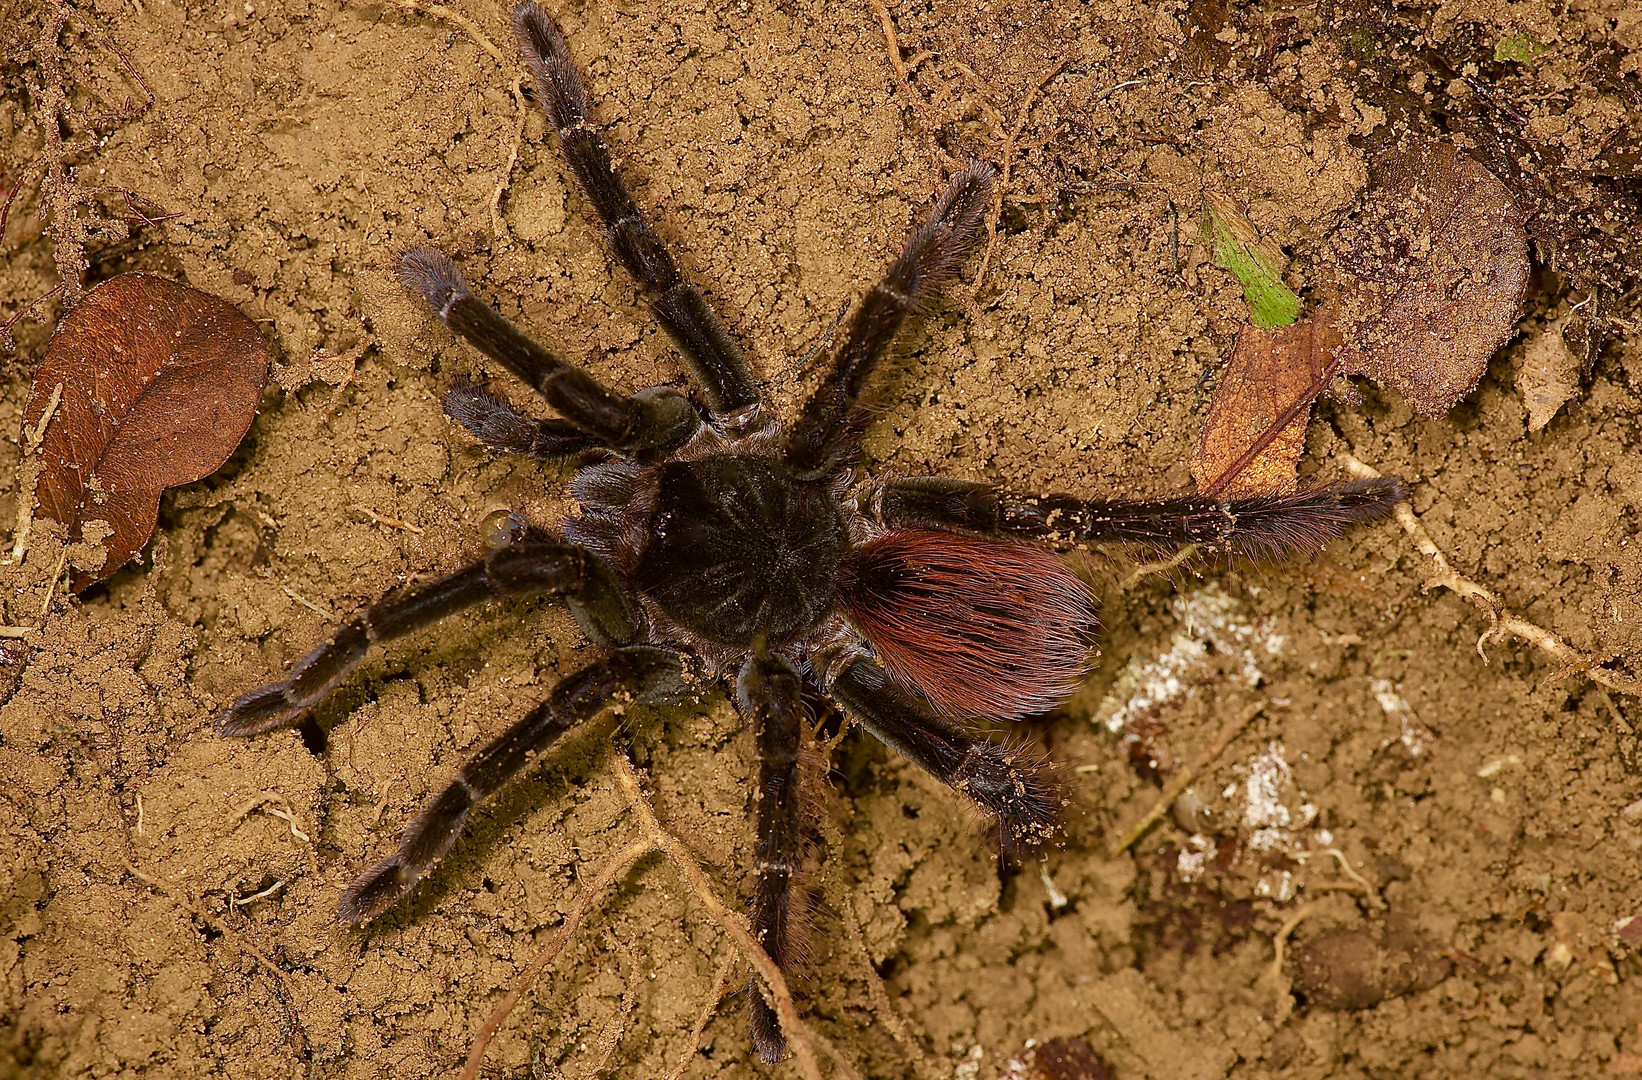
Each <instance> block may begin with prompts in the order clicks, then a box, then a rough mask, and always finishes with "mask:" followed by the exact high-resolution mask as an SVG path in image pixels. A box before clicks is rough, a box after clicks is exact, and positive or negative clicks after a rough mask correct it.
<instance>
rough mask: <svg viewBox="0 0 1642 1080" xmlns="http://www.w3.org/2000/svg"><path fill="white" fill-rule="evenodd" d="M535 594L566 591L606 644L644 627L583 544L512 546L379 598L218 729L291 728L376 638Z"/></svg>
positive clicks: (582, 620) (235, 707)
mask: <svg viewBox="0 0 1642 1080" xmlns="http://www.w3.org/2000/svg"><path fill="white" fill-rule="evenodd" d="M531 593H548V594H551V595H555V596H562V597H564V598H565V600H566V602H567V603H568V604H569V605H570V610H571V612H572V613H573V614H574V615H575V616H576V621H577V622H578V623H579V624H580V625H581V627H582V630H583V631H584V632H585V633H586V634H587V635H588V637H590V638H592V639H593V640H594V641H596V642H599V643H600V644H617V643H622V642H627V641H631V640H632V639H633V637H634V636H635V635H636V634H637V632H638V623H637V622H636V621H635V619H634V617H633V611H632V608H631V607H630V606H629V605H628V602H627V598H626V596H625V595H624V594H623V593H622V590H621V586H620V585H619V584H617V582H616V575H615V572H614V571H613V570H611V569H610V565H609V564H608V563H606V562H605V561H604V560H603V559H602V558H600V557H599V556H597V555H595V554H594V553H593V552H591V551H588V550H587V549H586V548H583V547H578V546H577V545H575V544H565V543H553V542H544V543H519V544H512V545H509V546H508V547H504V548H501V549H500V550H497V551H493V552H491V553H490V554H489V555H487V556H485V557H484V558H483V559H480V560H479V561H478V562H476V563H473V564H472V565H470V566H467V567H465V568H463V569H461V570H458V571H456V572H455V573H454V574H450V575H448V576H446V577H442V578H439V579H437V580H435V581H430V582H427V583H425V584H422V585H418V586H415V587H413V588H410V589H407V590H405V591H403V592H400V593H397V594H392V593H390V594H389V595H388V596H387V597H385V598H383V599H381V600H378V601H377V602H376V603H374V604H372V605H371V606H370V607H368V608H366V609H365V610H364V611H363V612H361V613H360V614H358V615H356V616H354V617H353V618H352V619H349V620H348V621H347V622H345V623H343V624H342V626H341V628H340V629H338V630H337V631H336V633H335V634H333V635H331V637H330V638H329V639H328V640H326V641H325V642H324V644H322V645H320V646H319V647H318V648H316V649H315V650H314V651H313V652H311V653H309V654H308V655H307V656H305V657H303V658H302V659H301V660H298V661H297V663H296V666H295V667H293V668H292V669H291V673H290V675H289V676H287V677H286V678H285V679H283V680H282V681H280V682H277V683H270V684H269V685H267V686H262V687H259V688H257V689H255V690H253V691H251V692H250V693H248V694H246V695H244V696H243V697H241V698H240V699H239V700H237V701H235V702H234V703H233V704H232V705H230V706H229V707H228V709H227V710H226V711H225V712H224V713H223V714H222V716H221V717H220V718H219V719H218V721H217V723H218V729H219V730H220V731H221V733H222V734H224V735H233V736H244V735H259V734H261V733H263V732H265V731H274V730H276V729H278V728H282V727H289V726H291V725H293V724H295V723H297V722H298V721H299V720H301V719H302V717H303V716H304V715H305V714H306V713H307V712H308V710H310V709H312V708H313V707H314V706H315V705H318V704H319V703H320V702H321V701H323V700H324V699H325V697H326V695H328V694H329V693H330V692H331V691H332V690H334V689H336V687H337V685H338V684H339V683H341V682H342V680H343V679H345V678H347V676H348V675H349V673H351V672H352V671H353V670H354V669H355V668H357V667H358V666H359V665H360V664H361V663H362V662H363V661H364V659H365V654H366V652H367V651H368V650H369V649H370V646H371V644H372V643H373V642H379V641H391V640H393V639H394V638H397V637H402V636H404V635H405V634H408V633H410V632H411V631H413V630H418V629H420V628H421V627H424V626H427V625H428V624H429V623H432V622H436V621H438V620H439V619H442V618H444V617H445V616H447V615H451V614H454V613H455V612H457V611H460V610H461V609H463V608H465V607H471V606H472V605H474V604H477V603H479V602H480V601H483V600H489V599H491V598H493V597H501V596H523V595H527V594H531Z"/></svg>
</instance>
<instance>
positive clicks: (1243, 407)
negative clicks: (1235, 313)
mask: <svg viewBox="0 0 1642 1080" xmlns="http://www.w3.org/2000/svg"><path fill="white" fill-rule="evenodd" d="M1339 344H1340V341H1339V336H1338V334H1337V333H1336V332H1335V329H1334V326H1333V324H1332V323H1331V322H1330V321H1329V320H1328V319H1327V318H1326V317H1324V316H1321V315H1314V316H1312V317H1310V318H1307V319H1302V320H1300V321H1299V322H1297V323H1294V324H1293V325H1291V326H1285V327H1282V328H1281V329H1277V330H1262V329H1260V328H1259V327H1257V326H1245V327H1243V329H1242V330H1240V331H1238V334H1237V344H1236V345H1235V346H1233V347H1232V351H1231V355H1230V356H1228V357H1227V358H1226V370H1225V372H1224V373H1223V374H1222V375H1221V376H1220V388H1219V390H1218V391H1216V393H1215V395H1214V403H1213V404H1212V405H1210V406H1209V415H1208V417H1207V419H1205V420H1204V421H1203V434H1202V435H1201V436H1200V437H1199V439H1198V444H1197V453H1196V455H1194V456H1193V458H1192V478H1193V479H1195V480H1196V481H1197V486H1198V488H1199V489H1200V490H1206V489H1208V488H1209V487H1210V486H1211V485H1212V484H1214V482H1215V481H1216V480H1217V479H1219V478H1220V477H1221V476H1222V475H1224V474H1226V473H1228V472H1231V479H1230V480H1229V482H1228V483H1227V484H1226V485H1225V486H1224V487H1222V488H1219V489H1218V490H1219V491H1221V492H1223V493H1224V494H1226V495H1244V494H1252V493H1256V492H1285V491H1292V490H1293V489H1294V486H1295V484H1294V466H1295V463H1296V462H1298V461H1299V460H1300V454H1301V453H1302V452H1303V451H1304V450H1305V444H1306V421H1307V420H1309V419H1310V418H1311V399H1312V398H1314V397H1316V396H1317V394H1318V392H1319V391H1320V390H1321V385H1320V384H1319V383H1318V380H1319V379H1320V378H1321V377H1322V375H1323V371H1324V369H1325V368H1326V367H1327V366H1328V363H1329V361H1330V360H1331V359H1332V358H1333V356H1334V354H1335V351H1336V350H1337V349H1338V348H1339ZM1285 410H1288V412H1289V413H1290V416H1289V419H1288V420H1287V422H1284V420H1283V417H1282V414H1283V412H1284V411H1285ZM1274 428H1275V429H1276V432H1275V434H1274V435H1273V436H1272V438H1271V441H1270V442H1269V443H1268V444H1267V445H1266V446H1265V447H1264V448H1263V449H1262V450H1260V451H1259V453H1258V454H1257V455H1256V456H1255V457H1254V458H1253V459H1252V460H1250V461H1249V462H1248V463H1247V464H1245V465H1243V466H1242V467H1240V468H1237V469H1235V471H1232V470H1233V466H1235V465H1237V463H1238V459H1239V457H1240V456H1241V455H1242V454H1243V453H1244V451H1245V450H1246V449H1248V448H1249V447H1250V446H1251V445H1252V444H1253V443H1254V442H1255V440H1257V439H1259V438H1260V437H1261V435H1262V434H1263V433H1265V432H1267V431H1268V430H1272V429H1274Z"/></svg>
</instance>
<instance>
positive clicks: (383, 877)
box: [336, 854, 416, 923]
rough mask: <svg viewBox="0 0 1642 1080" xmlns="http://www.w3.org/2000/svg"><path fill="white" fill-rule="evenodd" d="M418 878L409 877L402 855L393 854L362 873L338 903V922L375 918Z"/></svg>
mask: <svg viewBox="0 0 1642 1080" xmlns="http://www.w3.org/2000/svg"><path fill="white" fill-rule="evenodd" d="M414 884H416V879H415V878H414V877H412V876H410V875H409V874H408V873H407V871H406V868H405V864H404V862H403V861H402V860H401V859H400V857H399V856H398V855H397V854H395V855H390V856H388V857H387V858H385V859H383V860H382V861H380V862H378V863H377V864H376V865H375V866H373V867H371V868H370V869H369V870H367V871H365V872H364V873H363V874H361V875H359V877H358V879H356V880H355V881H354V883H353V884H352V885H349V886H348V889H347V891H346V892H344V893H343V894H342V899H340V900H338V901H337V904H336V918H337V921H338V922H345V923H357V922H364V921H365V920H367V919H374V918H375V917H376V916H378V915H380V914H382V912H384V911H386V910H387V909H388V908H390V907H392V906H393V903H394V901H395V900H398V899H399V898H400V897H401V896H404V895H405V893H407V892H409V891H410V888H411V886H412V885H414Z"/></svg>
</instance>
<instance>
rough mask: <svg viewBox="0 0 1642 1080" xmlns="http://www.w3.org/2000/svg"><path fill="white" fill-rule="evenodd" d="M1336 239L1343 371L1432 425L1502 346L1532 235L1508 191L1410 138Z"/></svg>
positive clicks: (1390, 154) (1475, 167)
mask: <svg viewBox="0 0 1642 1080" xmlns="http://www.w3.org/2000/svg"><path fill="white" fill-rule="evenodd" d="M1372 176H1373V178H1374V186H1373V187H1372V188H1370V191H1369V194H1368V196H1367V197H1366V198H1365V199H1364V202H1363V205H1362V207H1361V208H1360V209H1359V211H1358V212H1357V214H1355V215H1354V216H1353V218H1352V219H1351V221H1350V222H1348V223H1347V225H1346V226H1345V227H1344V228H1343V229H1342V230H1341V231H1340V233H1339V234H1338V235H1337V237H1336V250H1337V252H1338V272H1337V279H1336V281H1335V290H1336V296H1335V302H1336V303H1337V304H1338V316H1337V318H1338V323H1339V326H1340V333H1341V337H1342V339H1343V341H1344V342H1345V351H1344V353H1343V355H1342V357H1341V361H1340V367H1341V370H1342V371H1344V372H1347V373H1351V374H1361V375H1366V376H1368V377H1369V378H1371V379H1373V380H1374V381H1375V382H1377V383H1379V384H1380V385H1382V386H1388V387H1391V388H1392V389H1395V390H1396V391H1398V392H1399V393H1401V394H1402V395H1403V396H1404V397H1406V398H1407V399H1408V401H1409V404H1411V405H1413V407H1414V408H1415V409H1416V410H1417V411H1419V412H1421V413H1424V414H1425V415H1427V416H1437V415H1440V414H1442V413H1444V412H1447V411H1448V410H1449V409H1451V408H1453V407H1454V405H1455V404H1456V403H1457V402H1458V401H1459V400H1460V399H1461V398H1462V397H1464V396H1465V395H1466V394H1469V393H1470V392H1471V391H1472V390H1473V389H1475V388H1476V385H1477V382H1478V381H1479V380H1480V379H1481V378H1482V374H1483V372H1484V371H1485V370H1487V367H1488V360H1489V358H1490V357H1492V356H1493V355H1494V353H1495V351H1496V350H1498V349H1499V347H1500V346H1501V345H1504V344H1505V343H1506V342H1507V341H1509V340H1510V338H1511V335H1512V333H1513V332H1514V330H1515V327H1516V322H1517V315H1518V311H1519V308H1520V307H1521V304H1522V294H1523V291H1524V290H1525V289H1526V288H1527V286H1528V234H1527V232H1526V231H1525V230H1524V228H1523V221H1522V214H1521V212H1520V210H1519V209H1518V208H1517V204H1516V200H1515V199H1513V198H1512V197H1511V193H1510V191H1509V190H1508V189H1507V188H1506V187H1505V185H1504V184H1502V183H1500V182H1499V180H1497V179H1496V178H1495V177H1494V175H1493V174H1492V173H1490V172H1489V171H1488V170H1487V169H1485V168H1483V167H1482V166H1481V165H1479V164H1478V163H1477V162H1475V161H1473V160H1472V159H1471V158H1469V157H1466V156H1465V155H1464V154H1462V153H1460V152H1459V151H1458V150H1456V149H1455V148H1454V147H1453V146H1452V145H1450V144H1449V143H1446V142H1440V141H1437V140H1420V139H1414V138H1412V137H1411V138H1409V139H1407V140H1405V141H1404V142H1402V143H1400V144H1399V145H1397V146H1396V147H1395V148H1393V149H1391V150H1389V151H1387V152H1386V153H1384V154H1382V155H1381V156H1380V157H1379V158H1378V159H1377V161H1376V162H1375V166H1374V168H1373V170H1372Z"/></svg>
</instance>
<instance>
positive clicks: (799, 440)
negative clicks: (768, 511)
mask: <svg viewBox="0 0 1642 1080" xmlns="http://www.w3.org/2000/svg"><path fill="white" fill-rule="evenodd" d="M991 198H992V166H990V165H987V164H985V163H983V162H979V161H975V162H971V163H970V164H969V166H968V167H967V168H965V169H964V170H963V171H962V172H960V173H958V174H957V175H956V176H954V177H953V178H952V180H951V181H950V182H949V183H948V184H947V188H946V190H945V191H944V192H942V193H941V197H940V198H939V199H938V200H936V202H935V206H934V207H933V208H932V209H931V210H930V213H929V221H928V222H927V223H926V224H925V225H924V227H923V228H921V229H919V230H918V231H917V232H915V233H913V234H912V236H911V237H910V238H908V240H907V242H906V247H905V248H903V249H902V251H901V257H900V258H898V259H896V260H895V261H894V262H893V263H891V264H890V267H889V269H888V270H887V271H885V273H884V276H883V278H882V279H881V280H880V281H879V282H878V283H877V284H876V285H874V286H873V287H872V289H871V290H870V291H868V293H867V295H866V296H864V297H862V298H861V303H860V304H859V305H857V307H856V309H855V314H854V315H853V316H852V317H851V318H850V323H849V329H848V331H847V332H846V333H845V335H844V343H843V345H842V346H841V347H840V348H839V350H838V354H837V356H836V357H834V359H833V364H832V369H831V370H830V371H829V372H827V375H826V377H825V378H824V379H823V380H822V382H821V385H820V386H819V387H817V388H816V390H815V392H814V393H813V394H811V395H810V399H809V400H808V401H806V402H805V403H804V409H803V411H802V412H801V413H800V414H799V416H798V419H797V420H796V421H794V423H793V425H792V427H791V428H790V429H789V430H788V432H787V439H786V448H785V449H786V457H787V460H788V461H789V462H790V463H791V464H792V465H793V467H794V468H795V469H797V470H798V472H799V474H800V475H816V476H819V475H822V474H825V473H826V472H828V471H829V470H831V469H834V468H836V467H837V466H838V465H839V464H840V463H842V462H844V461H847V460H848V459H849V458H850V457H852V456H853V455H854V453H855V451H856V449H857V446H858V444H859V441H860V437H861V429H862V428H863V427H865V425H866V421H867V419H868V416H869V412H868V410H867V409H865V408H864V407H863V405H862V400H861V399H862V396H863V395H864V394H865V393H866V390H867V385H868V382H869V380H870V379H871V378H872V374H873V372H875V371H876V370H877V369H878V365H879V363H880V362H881V361H882V360H883V358H884V356H885V355H886V354H887V353H888V352H889V350H890V347H891V346H893V345H894V344H895V339H896V338H897V337H898V336H900V333H901V330H902V329H903V328H904V327H905V326H906V325H907V323H908V321H909V320H910V319H911V318H912V316H913V315H915V314H916V313H917V312H918V311H919V310H920V309H921V308H923V307H925V306H927V305H928V304H929V303H930V302H931V301H932V300H933V299H934V298H935V296H936V295H937V294H938V293H939V291H940V289H941V288H942V287H943V286H944V285H946V284H947V283H948V282H950V281H951V280H952V279H953V278H954V277H955V276H956V275H957V272H958V266H959V264H960V263H961V262H962V261H963V257H964V256H965V255H966V254H968V253H969V251H970V250H971V249H972V248H973V247H974V246H975V242H976V240H977V239H978V237H979V236H980V231H981V223H982V221H983V219H984V218H985V216H986V207H987V204H988V203H989V202H990V201H991Z"/></svg>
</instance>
